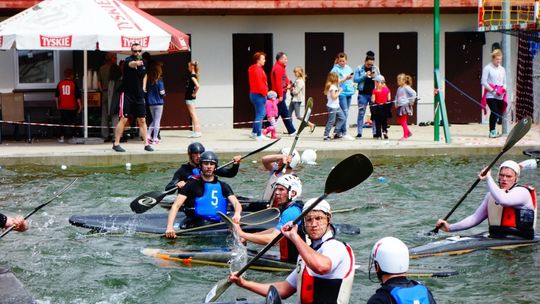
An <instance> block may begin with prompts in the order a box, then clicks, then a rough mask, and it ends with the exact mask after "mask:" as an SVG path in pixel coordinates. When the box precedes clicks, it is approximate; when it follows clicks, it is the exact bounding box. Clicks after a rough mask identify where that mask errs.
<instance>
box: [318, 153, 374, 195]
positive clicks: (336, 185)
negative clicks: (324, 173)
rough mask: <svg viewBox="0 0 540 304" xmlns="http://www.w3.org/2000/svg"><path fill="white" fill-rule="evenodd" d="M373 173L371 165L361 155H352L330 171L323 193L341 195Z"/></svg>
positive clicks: (367, 159)
mask: <svg viewBox="0 0 540 304" xmlns="http://www.w3.org/2000/svg"><path fill="white" fill-rule="evenodd" d="M371 173H373V164H372V163H371V161H370V160H369V158H367V157H366V156H365V155H363V154H360V153H358V154H354V155H351V156H349V157H347V158H346V159H344V160H342V161H341V162H340V163H339V164H337V166H335V167H334V169H332V171H331V172H330V175H329V176H328V178H327V179H326V184H325V185H324V193H326V194H330V193H341V192H344V191H347V190H349V189H352V188H354V187H356V186H357V185H358V184H360V183H361V182H363V181H365V180H366V179H367V178H368V177H369V176H370V175H371Z"/></svg>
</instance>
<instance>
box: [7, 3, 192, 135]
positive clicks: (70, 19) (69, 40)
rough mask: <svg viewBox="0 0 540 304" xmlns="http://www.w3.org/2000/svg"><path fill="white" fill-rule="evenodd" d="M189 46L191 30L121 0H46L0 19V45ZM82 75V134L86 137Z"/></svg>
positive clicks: (30, 47)
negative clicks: (134, 44)
mask: <svg viewBox="0 0 540 304" xmlns="http://www.w3.org/2000/svg"><path fill="white" fill-rule="evenodd" d="M133 43H138V44H140V45H141V46H142V48H143V50H145V51H151V52H182V51H189V36H188V35H186V34H184V33H182V32H181V31H179V30H177V29H175V28H173V27H172V26H170V25H168V24H166V23H165V22H163V21H161V20H159V19H157V18H155V17H153V16H151V15H149V14H147V13H145V12H144V11H142V10H140V9H138V8H136V7H133V6H131V5H128V4H126V3H124V2H122V1H121V0H45V1H42V2H40V3H38V4H36V5H34V6H32V7H30V8H28V9H26V10H24V11H22V12H20V13H19V14H17V15H15V16H13V17H11V18H9V19H6V20H4V21H2V22H0V50H2V49H3V50H7V49H11V48H15V49H18V50H64V51H70V50H72V51H73V50H82V51H85V52H84V70H85V71H86V70H87V60H86V51H93V50H101V51H129V50H130V48H131V45H132V44H133ZM86 82H87V79H86V77H85V78H84V83H83V88H84V126H85V128H84V136H85V137H88V131H87V126H88V111H87V100H88V99H87V98H88V97H87V83H86Z"/></svg>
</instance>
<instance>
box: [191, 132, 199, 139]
mask: <svg viewBox="0 0 540 304" xmlns="http://www.w3.org/2000/svg"><path fill="white" fill-rule="evenodd" d="M201 136H202V133H201V132H193V133H191V135H190V136H188V138H198V137H201Z"/></svg>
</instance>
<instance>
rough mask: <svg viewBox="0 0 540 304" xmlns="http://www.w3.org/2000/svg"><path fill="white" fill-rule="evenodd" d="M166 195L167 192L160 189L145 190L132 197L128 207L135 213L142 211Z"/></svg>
mask: <svg viewBox="0 0 540 304" xmlns="http://www.w3.org/2000/svg"><path fill="white" fill-rule="evenodd" d="M166 195H167V192H162V191H152V192H147V193H144V194H141V195H140V196H139V197H137V198H136V199H134V200H133V201H132V202H131V204H129V207H130V208H131V211H133V212H135V213H144V212H146V211H147V210H148V209H151V208H153V207H154V206H155V205H157V203H159V202H160V201H161V200H162V199H163V198H164V197H165V196H166Z"/></svg>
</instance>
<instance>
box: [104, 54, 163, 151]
mask: <svg viewBox="0 0 540 304" xmlns="http://www.w3.org/2000/svg"><path fill="white" fill-rule="evenodd" d="M141 52H142V48H141V46H140V45H139V44H138V43H134V44H132V45H131V56H129V57H127V58H126V59H125V61H124V77H123V81H122V87H121V88H120V91H121V92H122V93H123V99H122V98H121V99H120V121H119V122H118V125H117V126H116V131H115V138H114V143H113V147H112V148H113V150H114V151H116V152H126V150H124V148H122V147H121V146H120V138H121V137H122V133H124V128H125V126H126V123H127V122H128V117H129V116H131V117H135V118H137V124H138V125H139V134H140V136H141V137H142V139H143V141H144V150H145V151H148V152H151V151H154V149H153V148H152V147H151V146H150V145H149V144H148V142H147V139H146V138H147V137H146V129H147V127H146V119H145V117H146V106H145V102H144V91H143V81H144V79H145V78H146V63H145V62H144V60H143V59H142V57H141Z"/></svg>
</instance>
